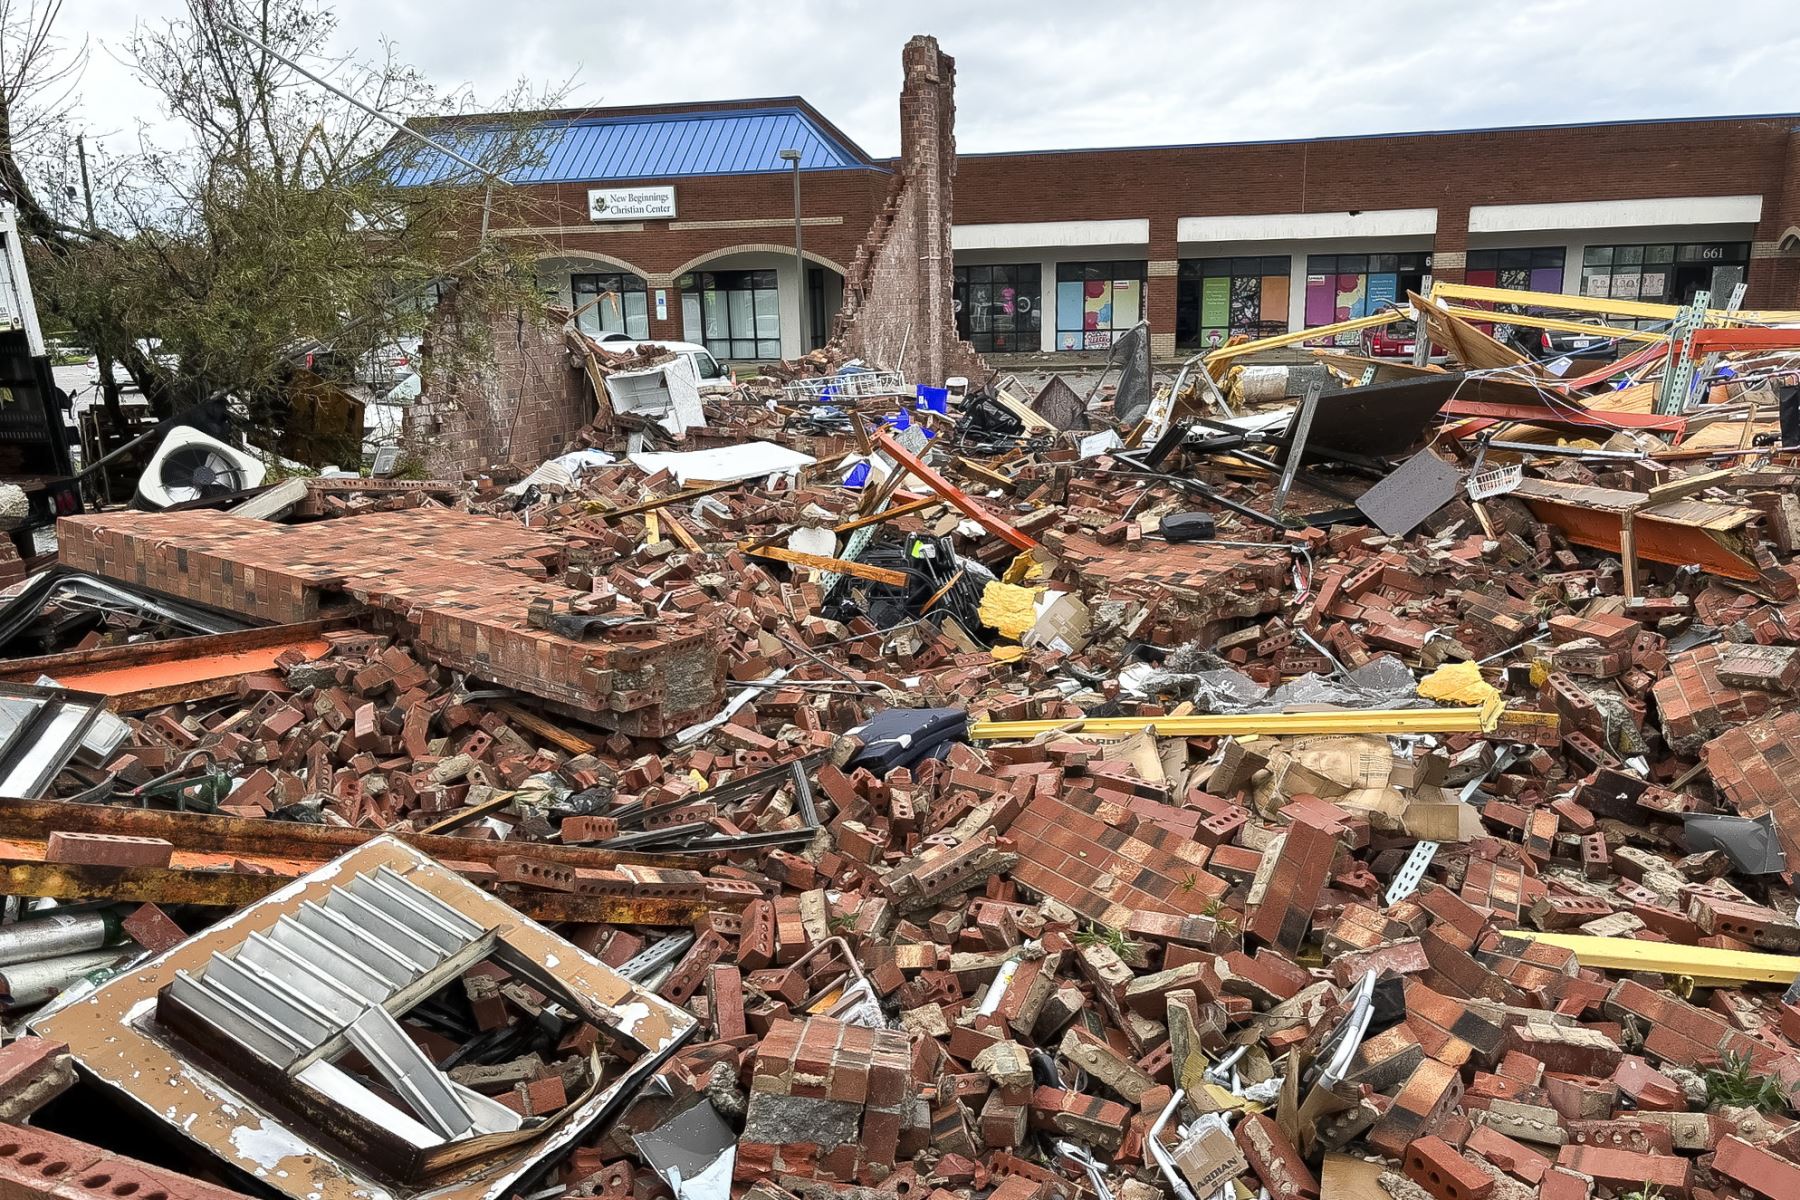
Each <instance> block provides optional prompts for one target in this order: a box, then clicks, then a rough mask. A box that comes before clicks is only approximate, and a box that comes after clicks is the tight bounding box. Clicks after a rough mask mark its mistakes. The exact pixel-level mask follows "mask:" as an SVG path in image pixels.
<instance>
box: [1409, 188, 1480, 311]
mask: <svg viewBox="0 0 1800 1200" xmlns="http://www.w3.org/2000/svg"><path fill="white" fill-rule="evenodd" d="M1468 262H1469V207H1468V205H1466V204H1460V205H1452V204H1441V205H1439V206H1438V218H1437V235H1436V236H1435V237H1434V238H1433V239H1432V248H1431V278H1432V280H1433V281H1435V282H1437V283H1462V282H1463V277H1464V274H1465V272H1466V271H1467V269H1468ZM1400 299H1401V300H1402V301H1404V300H1405V299H1406V297H1405V296H1401V297H1400Z"/></svg>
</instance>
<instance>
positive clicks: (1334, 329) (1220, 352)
mask: <svg viewBox="0 0 1800 1200" xmlns="http://www.w3.org/2000/svg"><path fill="white" fill-rule="evenodd" d="M1407 319H1408V318H1407V314H1406V313H1405V312H1404V311H1403V310H1402V311H1389V312H1379V313H1375V314H1374V315H1373V316H1367V317H1357V318H1355V319H1354V320H1350V321H1339V322H1338V323H1337V324H1335V325H1319V326H1315V327H1314V328H1312V329H1295V330H1292V331H1291V332H1288V333H1278V334H1276V335H1275V336H1273V337H1266V338H1257V339H1255V340H1254V341H1249V342H1239V343H1238V344H1237V345H1235V346H1221V347H1219V348H1218V349H1217V350H1214V351H1213V352H1212V353H1211V354H1209V355H1207V356H1206V358H1205V360H1204V361H1205V363H1206V366H1207V367H1208V368H1211V367H1213V366H1215V365H1217V364H1218V363H1222V362H1226V361H1228V360H1230V359H1234V358H1242V357H1243V356H1244V355H1246V354H1255V353H1257V352H1258V351H1260V350H1276V349H1279V348H1281V347H1282V346H1292V345H1293V344H1294V343H1295V342H1310V341H1312V340H1313V339H1314V338H1322V337H1331V336H1332V335H1334V334H1339V333H1354V332H1356V331H1357V330H1359V329H1373V328H1375V327H1376V326H1377V325H1392V324H1393V323H1394V322H1395V321H1404V320H1407Z"/></svg>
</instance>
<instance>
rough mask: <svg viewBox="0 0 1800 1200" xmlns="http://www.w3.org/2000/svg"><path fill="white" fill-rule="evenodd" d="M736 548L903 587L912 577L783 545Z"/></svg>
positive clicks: (763, 556)
mask: <svg viewBox="0 0 1800 1200" xmlns="http://www.w3.org/2000/svg"><path fill="white" fill-rule="evenodd" d="M738 548H739V549H740V550H742V551H744V553H746V554H754V555H756V556H757V557H758V558H772V559H775V560H776V561H777V562H785V563H793V564H794V565H795V566H797V567H811V568H812V569H813V570H815V571H830V572H833V573H834V574H838V575H854V576H855V577H856V578H858V579H867V580H870V581H871V582H874V583H887V584H892V585H893V586H894V587H905V586H906V584H907V582H908V581H909V580H910V579H911V578H912V577H911V576H910V575H908V574H907V573H906V572H905V571H890V570H888V569H887V568H886V567H871V566H869V565H868V564H866V563H859V562H851V561H850V560H849V559H847V558H827V557H825V556H824V555H823V554H803V553H801V552H800V551H798V550H789V549H788V548H787V547H785V546H740V547H738Z"/></svg>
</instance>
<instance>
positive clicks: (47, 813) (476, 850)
mask: <svg viewBox="0 0 1800 1200" xmlns="http://www.w3.org/2000/svg"><path fill="white" fill-rule="evenodd" d="M55 830H64V831H68V832H74V833H116V834H123V835H126V836H129V837H155V838H162V839H163V840H165V841H167V842H168V843H169V844H170V845H172V846H174V847H175V848H176V850H178V851H181V850H190V851H195V852H199V853H211V854H233V855H250V856H256V855H263V856H267V857H271V858H281V859H300V860H305V861H308V862H313V863H319V862H324V861H325V860H327V859H331V858H336V857H337V856H338V855H340V854H342V853H343V852H344V851H346V850H348V849H350V848H352V847H354V846H360V845H362V844H363V843H364V842H367V841H369V840H370V839H372V838H375V837H377V836H379V835H380V833H381V832H382V831H380V830H373V829H346V828H344V827H342V826H338V825H302V824H300V823H299V822H296V821H273V820H266V819H261V818H254V817H229V816H225V815H223V814H210V813H192V812H171V811H167V810H164V809H156V808H125V807H123V806H119V805H108V804H70V803H67V802H65V801H61V800H8V799H0V837H6V838H15V839H20V840H32V841H42V840H44V839H45V838H47V837H48V836H49V835H50V833H51V832H53V831H55ZM393 836H395V837H397V838H399V839H400V840H401V841H403V842H405V843H407V844H408V845H410V846H412V847H414V848H416V849H418V850H422V851H424V852H425V853H426V854H429V855H431V856H432V857H433V858H437V859H440V860H443V861H447V862H478V863H486V864H488V865H492V864H493V863H495V862H496V861H497V860H498V859H500V858H501V857H503V856H512V855H517V854H521V853H523V854H529V855H530V856H531V857H533V858H536V859H538V860H540V861H543V862H553V863H560V864H562V865H565V866H571V867H615V866H620V865H625V864H630V865H635V866H647V867H686V868H689V869H692V867H693V866H694V858H693V856H692V855H681V856H676V855H669V854H635V853H629V852H626V851H619V850H600V849H595V848H591V847H581V846H560V845H555V844H553V843H548V842H529V843H527V842H513V841H510V840H508V841H500V840H496V839H493V838H461V837H444V836H440V835H432V834H418V833H395V834H394V835H393Z"/></svg>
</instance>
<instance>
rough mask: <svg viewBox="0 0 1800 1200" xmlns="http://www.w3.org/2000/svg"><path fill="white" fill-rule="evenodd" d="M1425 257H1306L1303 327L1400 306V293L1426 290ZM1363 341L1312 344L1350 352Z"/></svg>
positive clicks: (1352, 337)
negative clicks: (1349, 349) (1348, 349)
mask: <svg viewBox="0 0 1800 1200" xmlns="http://www.w3.org/2000/svg"><path fill="white" fill-rule="evenodd" d="M1430 281H1431V255H1429V254H1423V253H1417V254H1309V255H1307V257H1306V326H1307V328H1308V329H1311V328H1313V327H1315V326H1318V325H1332V324H1335V323H1336V322H1338V321H1353V320H1355V319H1356V318H1357V317H1367V316H1372V315H1373V314H1375V313H1378V312H1382V311H1383V310H1385V309H1386V308H1387V307H1388V306H1389V305H1392V304H1400V305H1404V304H1405V303H1406V293H1408V292H1419V293H1421V294H1422V293H1423V292H1424V291H1425V290H1426V288H1428V287H1429V286H1430ZM1362 340H1363V335H1362V334H1361V333H1360V332H1358V333H1340V334H1338V335H1337V337H1336V338H1335V339H1332V338H1326V339H1319V340H1318V341H1317V342H1316V343H1315V344H1320V345H1325V344H1329V345H1337V346H1356V345H1360V344H1362Z"/></svg>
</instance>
